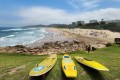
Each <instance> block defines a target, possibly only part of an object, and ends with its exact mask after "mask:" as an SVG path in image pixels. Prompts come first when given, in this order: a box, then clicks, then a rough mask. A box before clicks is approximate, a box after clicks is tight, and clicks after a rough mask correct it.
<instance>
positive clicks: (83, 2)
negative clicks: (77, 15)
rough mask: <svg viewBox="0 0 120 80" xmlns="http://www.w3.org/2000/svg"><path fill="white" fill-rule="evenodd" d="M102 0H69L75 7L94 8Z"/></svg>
mask: <svg viewBox="0 0 120 80" xmlns="http://www.w3.org/2000/svg"><path fill="white" fill-rule="evenodd" d="M101 1H102V0H67V2H68V4H69V5H71V6H72V7H74V8H75V9H79V8H85V9H93V8H96V7H98V6H99V2H101Z"/></svg>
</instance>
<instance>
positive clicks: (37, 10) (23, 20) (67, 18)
mask: <svg viewBox="0 0 120 80" xmlns="http://www.w3.org/2000/svg"><path fill="white" fill-rule="evenodd" d="M15 16H17V17H19V19H13V20H0V24H3V25H5V24H7V25H14V26H25V25H36V24H53V23H68V24H69V23H71V22H73V21H77V20H84V21H86V22H88V21H89V20H91V19H96V20H101V19H105V20H113V19H120V8H106V9H99V10H94V11H86V12H82V13H80V12H79V13H76V12H75V13H70V12H67V11H65V10H62V9H54V8H48V7H30V8H23V9H20V10H18V11H17V13H16V14H15Z"/></svg>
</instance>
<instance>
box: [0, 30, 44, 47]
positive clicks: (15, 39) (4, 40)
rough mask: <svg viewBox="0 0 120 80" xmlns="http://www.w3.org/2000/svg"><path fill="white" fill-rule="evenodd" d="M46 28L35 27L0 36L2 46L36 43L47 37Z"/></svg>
mask: <svg viewBox="0 0 120 80" xmlns="http://www.w3.org/2000/svg"><path fill="white" fill-rule="evenodd" d="M45 32H46V30H45V29H34V30H30V31H24V32H18V33H14V34H11V35H8V36H5V37H1V38H0V46H1V47H4V46H14V45H18V44H21V45H26V44H30V43H34V42H35V41H38V40H40V39H43V38H44V37H45Z"/></svg>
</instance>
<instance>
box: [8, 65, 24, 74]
mask: <svg viewBox="0 0 120 80" xmlns="http://www.w3.org/2000/svg"><path fill="white" fill-rule="evenodd" d="M25 67H26V66H25V65H22V66H18V67H15V68H13V69H11V70H10V72H8V74H14V73H15V72H16V71H17V70H18V69H24V68H25Z"/></svg>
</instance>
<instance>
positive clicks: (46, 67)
mask: <svg viewBox="0 0 120 80" xmlns="http://www.w3.org/2000/svg"><path fill="white" fill-rule="evenodd" d="M56 61H57V55H56V54H52V55H50V57H48V58H46V59H45V60H44V61H42V62H41V63H39V64H37V65H36V66H35V67H34V68H33V69H32V70H31V71H30V73H29V75H30V76H40V75H43V74H45V73H47V72H48V71H50V70H51V69H52V68H53V67H54V65H55V63H56Z"/></svg>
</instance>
